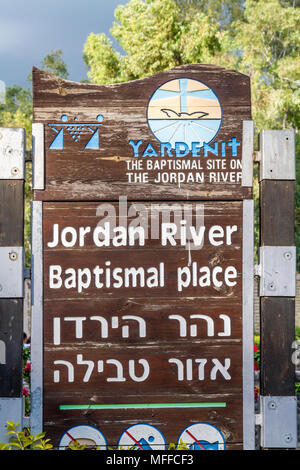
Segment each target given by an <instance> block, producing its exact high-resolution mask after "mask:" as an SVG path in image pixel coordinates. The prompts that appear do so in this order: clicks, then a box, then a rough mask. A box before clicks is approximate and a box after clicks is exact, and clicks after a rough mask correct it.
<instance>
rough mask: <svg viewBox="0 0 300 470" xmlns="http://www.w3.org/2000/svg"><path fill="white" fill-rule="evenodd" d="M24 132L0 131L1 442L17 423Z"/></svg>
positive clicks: (19, 407)
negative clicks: (8, 428)
mask: <svg viewBox="0 0 300 470" xmlns="http://www.w3.org/2000/svg"><path fill="white" fill-rule="evenodd" d="M24 163H25V131H24V129H12V128H0V264H1V268H0V442H5V441H6V439H7V438H5V437H4V435H5V433H6V428H5V425H6V421H7V420H11V421H15V422H16V423H18V422H22V417H23V398H22V390H23V387H22V358H23V276H24V248H23V246H24V179H25V178H24Z"/></svg>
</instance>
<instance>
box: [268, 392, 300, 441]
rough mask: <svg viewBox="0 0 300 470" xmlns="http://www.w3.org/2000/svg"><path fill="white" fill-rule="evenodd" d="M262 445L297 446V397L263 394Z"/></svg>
mask: <svg viewBox="0 0 300 470" xmlns="http://www.w3.org/2000/svg"><path fill="white" fill-rule="evenodd" d="M260 405H261V417H262V423H261V427H262V429H261V431H262V432H261V446H262V447H265V448H296V447H297V398H296V397H295V396H287V397H273V396H261V397H260Z"/></svg>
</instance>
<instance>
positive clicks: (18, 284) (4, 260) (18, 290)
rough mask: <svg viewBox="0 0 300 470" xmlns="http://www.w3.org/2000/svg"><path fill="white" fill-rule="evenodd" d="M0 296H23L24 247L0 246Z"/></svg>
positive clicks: (9, 297) (8, 297)
mask: <svg viewBox="0 0 300 470" xmlns="http://www.w3.org/2000/svg"><path fill="white" fill-rule="evenodd" d="M0 266H1V271H0V298H7V299H11V298H23V297H24V248H23V247H21V246H4V247H0Z"/></svg>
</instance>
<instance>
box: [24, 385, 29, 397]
mask: <svg viewBox="0 0 300 470" xmlns="http://www.w3.org/2000/svg"><path fill="white" fill-rule="evenodd" d="M23 395H24V396H25V397H27V396H28V395H29V390H28V389H27V388H26V387H23Z"/></svg>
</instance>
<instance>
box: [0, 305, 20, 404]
mask: <svg viewBox="0 0 300 470" xmlns="http://www.w3.org/2000/svg"><path fill="white" fill-rule="evenodd" d="M22 357H23V301H22V299H0V358H1V361H0V397H11V398H16V397H21V396H22V389H23V386H22V365H23V363H22Z"/></svg>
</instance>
